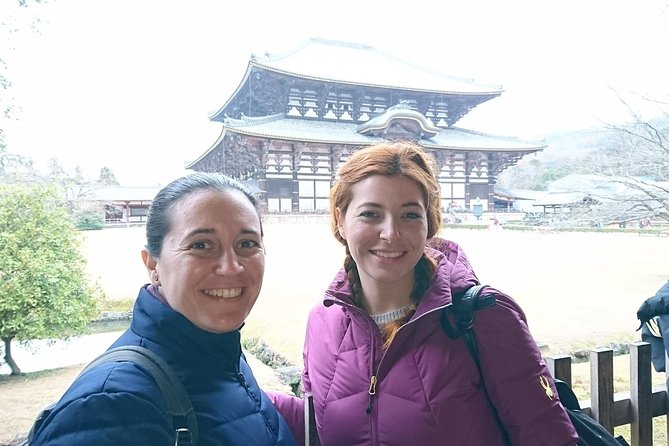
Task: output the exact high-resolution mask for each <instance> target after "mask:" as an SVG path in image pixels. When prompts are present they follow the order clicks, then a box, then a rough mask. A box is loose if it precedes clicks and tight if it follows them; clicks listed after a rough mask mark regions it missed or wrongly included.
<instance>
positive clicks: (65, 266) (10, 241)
mask: <svg viewBox="0 0 669 446" xmlns="http://www.w3.org/2000/svg"><path fill="white" fill-rule="evenodd" d="M79 245H80V239H79V234H78V232H77V231H76V229H75V228H74V225H73V224H72V220H71V219H70V217H69V215H68V214H67V211H66V209H65V206H64V203H63V201H62V199H61V198H60V195H59V194H58V193H57V192H56V189H55V188H53V187H44V186H37V185H31V186H26V185H0V337H1V338H2V339H3V340H7V339H9V340H11V339H18V340H29V339H44V338H66V337H68V336H71V335H75V334H80V333H82V332H84V331H85V329H86V327H87V325H88V323H89V322H90V320H91V319H92V318H93V317H94V315H95V314H96V313H97V309H96V307H97V300H98V299H99V294H100V289H99V288H97V287H94V286H92V285H91V284H90V283H89V281H88V277H87V273H86V261H85V258H84V257H83V256H82V254H81V253H80V250H79Z"/></svg>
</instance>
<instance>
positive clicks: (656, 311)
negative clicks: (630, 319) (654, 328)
mask: <svg viewBox="0 0 669 446" xmlns="http://www.w3.org/2000/svg"><path fill="white" fill-rule="evenodd" d="M660 314H669V281H667V283H665V284H664V285H663V286H662V288H660V289H659V290H658V291H657V293H656V294H655V296H653V297H650V298H648V299H646V301H645V302H644V303H643V304H641V307H639V310H638V311H637V312H636V316H637V318H638V319H639V320H640V321H641V323H642V324H643V323H644V322H648V321H649V320H650V319H652V318H654V317H655V316H659V315H660Z"/></svg>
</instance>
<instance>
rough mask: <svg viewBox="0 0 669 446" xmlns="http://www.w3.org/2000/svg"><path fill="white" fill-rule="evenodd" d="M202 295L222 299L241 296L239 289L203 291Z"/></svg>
mask: <svg viewBox="0 0 669 446" xmlns="http://www.w3.org/2000/svg"><path fill="white" fill-rule="evenodd" d="M203 292H204V294H207V295H209V296H214V297H222V298H224V299H226V298H230V297H237V296H239V295H240V294H242V289H241V288H217V289H214V290H203Z"/></svg>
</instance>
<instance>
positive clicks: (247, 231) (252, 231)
mask: <svg viewBox="0 0 669 446" xmlns="http://www.w3.org/2000/svg"><path fill="white" fill-rule="evenodd" d="M215 233H216V230H215V229H213V228H196V229H193V230H192V231H191V232H189V233H188V234H186V237H187V238H188V237H192V236H194V235H199V234H215ZM240 234H251V235H260V231H256V230H255V229H252V228H243V229H242V230H241V231H240Z"/></svg>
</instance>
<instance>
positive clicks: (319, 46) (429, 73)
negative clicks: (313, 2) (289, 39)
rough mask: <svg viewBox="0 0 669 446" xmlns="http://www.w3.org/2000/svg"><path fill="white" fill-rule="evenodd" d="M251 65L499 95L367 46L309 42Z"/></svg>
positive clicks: (400, 86)
mask: <svg viewBox="0 0 669 446" xmlns="http://www.w3.org/2000/svg"><path fill="white" fill-rule="evenodd" d="M251 64H253V65H256V66H259V67H264V68H266V69H269V70H272V71H277V72H281V73H285V74H288V75H296V76H300V77H308V78H312V79H318V80H324V81H335V82H343V83H351V84H360V85H372V86H378V87H390V88H398V89H406V90H416V91H434V92H441V93H456V94H476V95H481V94H490V95H495V96H496V95H499V94H501V93H502V87H501V86H499V85H487V84H480V83H476V82H474V81H473V80H472V79H465V78H459V77H455V76H450V75H447V74H445V73H441V72H439V71H437V70H434V69H430V68H426V67H422V66H419V65H416V64H414V63H411V62H408V61H406V60H403V59H401V58H399V57H395V56H393V55H391V54H388V53H385V52H383V51H380V50H378V49H376V48H374V47H372V46H369V45H365V44H357V43H349V42H342V41H336V40H329V39H320V38H312V39H309V40H307V41H306V42H305V43H303V44H302V45H300V46H298V47H296V48H294V49H292V50H290V51H288V52H285V53H282V54H276V55H274V54H265V55H264V56H261V57H255V58H254V57H253V56H252V58H251ZM251 64H250V65H251ZM370 67H373V69H370Z"/></svg>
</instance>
